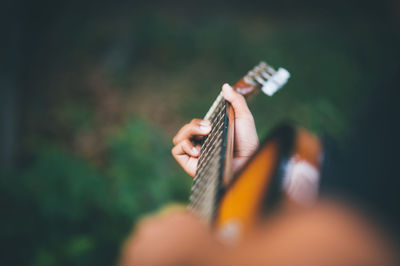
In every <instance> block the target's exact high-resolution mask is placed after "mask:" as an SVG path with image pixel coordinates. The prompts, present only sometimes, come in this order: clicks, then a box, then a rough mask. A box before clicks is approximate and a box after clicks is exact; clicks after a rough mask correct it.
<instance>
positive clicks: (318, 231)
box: [119, 84, 400, 266]
mask: <svg viewBox="0 0 400 266" xmlns="http://www.w3.org/2000/svg"><path fill="white" fill-rule="evenodd" d="M222 92H223V95H224V97H225V99H226V100H227V101H229V102H230V103H231V104H232V106H233V109H234V112H235V146H234V162H233V164H234V169H238V168H239V167H240V166H241V165H243V164H244V163H245V162H246V161H247V159H248V158H249V157H250V156H251V154H252V153H253V152H254V151H255V150H256V149H257V147H258V144H259V142H258V137H257V133H256V128H255V125H254V119H253V116H252V114H251V113H250V110H249V109H248V107H247V104H246V101H245V99H244V97H243V96H241V95H240V94H238V93H236V92H234V91H233V90H232V88H231V87H230V86H229V85H228V84H224V85H223V87H222ZM210 130H211V127H210V124H209V122H208V121H204V120H201V119H193V120H192V121H191V122H190V123H188V124H186V125H184V126H183V127H182V128H181V129H180V130H179V132H178V133H177V134H176V136H175V137H174V139H173V143H174V145H175V146H174V147H173V149H172V155H173V156H174V158H175V159H176V160H177V162H178V163H179V164H180V165H181V166H182V168H183V169H184V170H185V171H186V172H187V173H188V174H189V175H190V176H192V177H193V176H194V175H195V173H196V168H197V162H198V157H199V154H200V151H199V146H195V145H194V144H193V143H192V142H191V140H192V139H194V138H197V139H199V138H201V137H203V136H205V135H207V134H208V133H209V132H210ZM172 209H173V210H172V211H171V208H170V209H169V210H167V211H166V210H165V209H164V210H163V211H161V212H160V213H158V214H157V215H153V216H152V217H147V218H145V219H143V220H142V221H141V222H139V223H138V225H137V226H136V227H135V229H134V231H133V232H132V233H131V234H130V236H129V237H128V238H127V240H126V242H125V244H124V246H123V248H122V252H121V257H120V261H119V265H120V266H133V265H211V266H212V265H400V260H399V258H398V257H397V255H396V253H397V252H396V251H397V250H398V249H397V248H396V247H395V246H394V245H393V244H391V242H390V241H389V237H387V236H386V235H385V234H384V233H382V232H381V231H380V230H379V228H380V227H379V226H378V225H376V224H373V223H371V222H370V221H371V220H373V219H371V217H366V216H364V215H363V214H362V213H360V212H358V211H357V210H355V209H354V208H352V207H349V206H348V205H347V204H344V203H343V202H341V201H338V200H337V199H329V200H320V201H319V202H317V203H316V204H315V205H314V206H312V207H310V208H304V209H298V208H295V210H293V209H292V208H282V210H281V211H280V212H278V213H276V214H275V215H274V216H271V217H269V218H268V219H267V220H265V221H263V222H262V223H260V224H259V225H258V226H255V228H254V229H253V231H252V232H250V233H249V235H248V236H246V238H245V239H243V240H242V241H241V242H240V243H239V244H237V245H232V244H228V245H227V243H226V242H223V241H221V239H218V237H217V234H215V233H214V232H213V231H212V229H210V228H209V226H207V225H206V224H204V223H203V222H202V220H201V219H200V218H199V217H196V216H195V215H194V214H193V213H191V212H188V211H187V210H186V209H184V210H183V209H179V210H177V209H176V208H172Z"/></svg>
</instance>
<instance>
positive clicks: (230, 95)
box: [222, 83, 252, 119]
mask: <svg viewBox="0 0 400 266" xmlns="http://www.w3.org/2000/svg"><path fill="white" fill-rule="evenodd" d="M222 95H223V96H224V98H225V100H227V101H228V102H230V103H231V105H232V107H233V110H234V111H235V118H237V119H241V118H252V115H251V112H250V110H249V107H248V106H247V103H246V99H245V98H244V97H243V95H241V94H240V93H238V92H236V91H234V90H233V88H232V87H231V86H230V85H229V84H228V83H225V84H224V85H223V86H222Z"/></svg>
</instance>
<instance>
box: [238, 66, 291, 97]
mask: <svg viewBox="0 0 400 266" xmlns="http://www.w3.org/2000/svg"><path fill="white" fill-rule="evenodd" d="M289 77H290V73H289V72H288V71H287V70H286V69H284V68H279V69H278V70H275V69H274V68H273V67H271V66H270V65H268V64H266V63H265V62H260V63H259V64H258V65H256V66H255V67H254V68H253V69H252V70H250V71H249V72H248V73H247V75H246V76H244V77H243V78H242V79H241V80H239V81H238V82H237V83H236V84H235V85H234V86H233V88H234V89H235V90H236V91H237V92H239V93H240V94H242V95H244V96H249V95H251V94H254V93H256V92H258V91H259V90H261V91H263V92H264V93H265V94H267V95H268V96H272V95H273V94H274V93H275V92H276V91H278V90H279V89H280V88H281V87H282V86H283V85H285V84H286V82H287V80H288V79H289Z"/></svg>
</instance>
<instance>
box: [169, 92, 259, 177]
mask: <svg viewBox="0 0 400 266" xmlns="http://www.w3.org/2000/svg"><path fill="white" fill-rule="evenodd" d="M222 94H223V96H224V98H225V99H226V100H227V101H228V102H230V103H231V105H232V107H233V110H234V113H235V139H234V158H233V169H234V171H235V170H237V169H239V168H240V167H241V166H242V165H243V164H244V163H245V162H246V161H247V160H248V158H249V157H250V156H251V155H252V154H253V152H254V151H255V150H256V149H257V147H258V144H259V141H258V136H257V131H256V126H255V123H254V118H253V115H252V114H251V112H250V110H249V108H248V106H247V103H246V100H245V98H244V97H243V96H242V95H241V94H239V93H237V92H235V91H234V90H233V89H232V87H231V86H229V84H224V85H223V86H222ZM210 131H211V124H210V122H209V121H206V120H202V119H193V120H192V121H190V123H188V124H186V125H184V126H183V127H182V128H181V129H180V130H179V131H178V133H177V134H176V136H175V137H174V138H173V140H172V142H173V144H174V145H175V146H174V147H173V148H172V151H171V152H172V155H173V156H174V158H175V160H176V161H177V162H178V163H179V164H180V165H181V166H182V168H183V169H184V170H185V171H186V173H187V174H188V175H190V176H191V177H194V175H195V174H196V169H197V162H198V158H199V156H200V146H199V145H195V144H194V143H193V142H192V141H191V140H192V139H199V138H202V137H204V136H206V135H208V134H209V133H210Z"/></svg>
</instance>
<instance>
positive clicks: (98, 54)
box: [0, 0, 400, 265]
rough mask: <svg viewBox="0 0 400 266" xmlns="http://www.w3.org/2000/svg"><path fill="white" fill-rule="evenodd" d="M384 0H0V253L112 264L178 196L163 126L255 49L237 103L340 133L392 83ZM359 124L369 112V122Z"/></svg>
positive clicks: (394, 53)
mask: <svg viewBox="0 0 400 266" xmlns="http://www.w3.org/2000/svg"><path fill="white" fill-rule="evenodd" d="M399 17H400V5H399V3H398V1H394V0H393V1H389V0H386V1H356V0H350V1H349V0H348V1H344V0H336V1H316V0H315V1H295V0H283V1H255V0H252V1H246V2H240V1H230V2H225V3H224V2H217V1H183V2H174V1H172V2H171V1H113V2H112V1H104V0H101V1H88V0H85V1H83V0H81V1H77V0H71V1H62V2H57V1H43V0H39V1H22V0H19V1H11V0H9V1H2V2H1V4H0V21H1V24H0V29H1V31H0V34H1V44H0V89H1V92H0V108H1V117H0V143H1V151H0V152H1V154H0V155H1V156H0V159H1V180H0V206H1V210H2V211H1V212H2V214H1V222H0V234H1V235H0V239H1V255H0V264H1V265H110V264H112V263H113V262H114V261H115V259H116V257H117V254H118V250H119V248H120V246H121V244H122V241H123V239H124V237H126V235H127V234H128V232H130V230H131V228H132V225H133V224H134V222H135V221H136V220H137V219H138V217H140V216H141V215H143V214H146V213H149V212H152V211H155V210H157V209H158V208H160V207H161V206H162V205H164V204H166V203H168V202H186V200H187V198H188V194H189V188H190V179H189V178H188V177H186V175H185V174H184V172H183V171H182V170H180V169H179V167H178V166H177V165H176V163H175V162H174V161H173V159H172V156H171V155H170V149H171V147H172V144H171V141H170V140H171V138H172V137H173V136H174V134H175V133H176V131H177V130H178V129H179V128H180V127H181V126H182V125H183V124H184V123H186V122H187V121H189V120H190V119H191V118H194V117H202V116H203V115H204V114H205V112H206V111H207V109H208V107H209V105H210V104H211V103H212V101H213V98H214V97H216V95H217V94H218V91H219V89H220V87H221V85H222V84H223V83H224V82H230V83H231V84H233V83H234V82H235V81H237V80H238V79H239V78H240V77H241V76H243V75H244V74H245V73H246V72H247V71H248V70H249V69H250V68H252V67H253V66H254V65H255V64H257V63H258V62H259V61H261V60H266V61H267V62H268V63H269V64H271V65H273V66H274V67H276V68H277V67H280V66H282V67H285V68H286V69H288V70H289V71H290V72H291V74H292V77H291V79H290V81H289V83H288V84H287V86H286V87H285V88H284V89H283V90H282V91H280V92H279V93H277V94H276V95H275V96H274V97H273V98H271V99H270V98H268V97H267V96H265V95H259V96H257V97H256V98H254V99H253V100H252V101H251V102H250V108H251V110H252V112H253V114H254V116H255V119H256V124H257V129H258V132H259V135H260V138H262V137H263V136H265V135H266V134H267V133H268V132H269V131H270V129H271V128H272V127H273V126H275V125H276V124H277V123H278V122H279V121H282V120H284V119H290V120H293V121H295V122H298V123H299V124H300V125H302V126H304V127H307V128H308V129H310V130H312V131H314V132H316V133H318V134H328V135H330V136H332V137H333V138H335V139H336V140H338V142H339V143H340V141H341V140H342V139H344V138H345V137H346V136H348V135H351V134H352V132H353V131H354V128H356V126H357V123H358V121H359V120H358V118H359V117H360V116H364V117H365V116H368V113H369V112H371V109H370V107H369V106H370V104H371V103H373V102H374V99H375V97H376V95H380V94H384V93H385V88H384V87H387V86H393V84H394V83H393V82H394V81H393V80H394V78H395V77H396V75H397V72H396V71H397V70H398V69H397V66H398V60H399V58H400V57H399V56H398V54H399V52H398V47H399V30H398V28H399V26H400V25H399V21H400V20H399ZM371 126H373V125H371Z"/></svg>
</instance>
